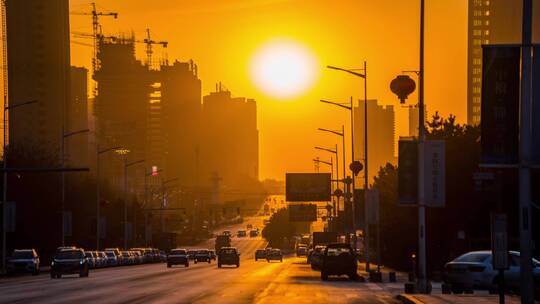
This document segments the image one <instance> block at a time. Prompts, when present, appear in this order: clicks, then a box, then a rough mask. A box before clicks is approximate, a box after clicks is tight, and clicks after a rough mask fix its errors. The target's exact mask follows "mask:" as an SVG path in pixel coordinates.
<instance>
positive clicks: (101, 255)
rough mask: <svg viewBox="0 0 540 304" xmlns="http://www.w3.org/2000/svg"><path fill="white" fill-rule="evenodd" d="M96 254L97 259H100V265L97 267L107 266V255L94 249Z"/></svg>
mask: <svg viewBox="0 0 540 304" xmlns="http://www.w3.org/2000/svg"><path fill="white" fill-rule="evenodd" d="M96 254H97V255H98V257H99V260H100V261H101V262H100V263H101V264H100V266H99V267H101V268H102V267H107V266H108V263H107V255H106V254H105V251H96Z"/></svg>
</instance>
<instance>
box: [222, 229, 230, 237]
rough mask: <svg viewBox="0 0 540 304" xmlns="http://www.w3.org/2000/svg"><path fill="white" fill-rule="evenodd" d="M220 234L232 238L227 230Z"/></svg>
mask: <svg viewBox="0 0 540 304" xmlns="http://www.w3.org/2000/svg"><path fill="white" fill-rule="evenodd" d="M222 234H223V235H226V236H232V233H231V232H230V231H229V230H225V231H223V233H222Z"/></svg>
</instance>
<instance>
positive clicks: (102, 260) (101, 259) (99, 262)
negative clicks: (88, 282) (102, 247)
mask: <svg viewBox="0 0 540 304" xmlns="http://www.w3.org/2000/svg"><path fill="white" fill-rule="evenodd" d="M92 255H93V256H94V258H95V259H96V268H103V267H105V266H107V260H106V257H105V256H104V255H103V256H102V255H101V252H100V251H92Z"/></svg>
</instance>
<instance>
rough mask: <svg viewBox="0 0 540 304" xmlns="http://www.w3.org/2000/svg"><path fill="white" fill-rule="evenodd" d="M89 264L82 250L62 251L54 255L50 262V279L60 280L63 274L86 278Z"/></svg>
mask: <svg viewBox="0 0 540 304" xmlns="http://www.w3.org/2000/svg"><path fill="white" fill-rule="evenodd" d="M88 268H89V263H88V259H87V258H86V257H85V253H84V250H82V249H64V250H61V251H60V252H58V253H56V255H55V256H54V258H53V260H52V262H51V279H55V278H58V279H59V278H61V277H62V275H63V274H79V277H87V276H88Z"/></svg>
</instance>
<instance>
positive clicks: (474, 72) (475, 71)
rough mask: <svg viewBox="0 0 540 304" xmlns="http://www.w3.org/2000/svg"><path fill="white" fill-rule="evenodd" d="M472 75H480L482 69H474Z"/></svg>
mask: <svg viewBox="0 0 540 304" xmlns="http://www.w3.org/2000/svg"><path fill="white" fill-rule="evenodd" d="M472 73H473V75H479V74H480V73H482V69H480V68H473V71H472Z"/></svg>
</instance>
